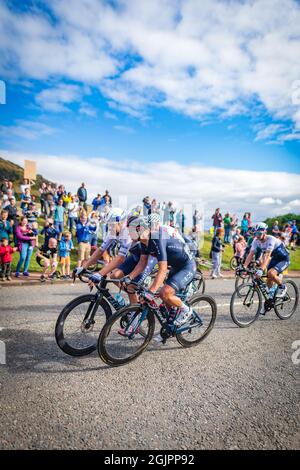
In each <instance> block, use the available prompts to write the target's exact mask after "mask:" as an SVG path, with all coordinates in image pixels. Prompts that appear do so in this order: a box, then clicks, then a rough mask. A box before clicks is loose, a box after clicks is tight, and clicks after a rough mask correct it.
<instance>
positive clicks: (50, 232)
mask: <svg viewBox="0 0 300 470" xmlns="http://www.w3.org/2000/svg"><path fill="white" fill-rule="evenodd" d="M41 235H44V236H45V239H44V243H43V246H44V248H45V250H46V249H47V246H48V242H49V240H50V238H56V239H57V238H58V236H59V232H58V230H56V228H55V227H54V222H53V219H51V218H50V219H48V220H46V221H45V224H44V228H43V229H42V230H41ZM45 250H44V251H45Z"/></svg>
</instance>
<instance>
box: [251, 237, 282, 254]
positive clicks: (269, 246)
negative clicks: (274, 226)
mask: <svg viewBox="0 0 300 470" xmlns="http://www.w3.org/2000/svg"><path fill="white" fill-rule="evenodd" d="M281 245H283V243H282V241H281V240H280V239H279V238H276V237H273V235H267V238H266V240H265V241H264V242H262V241H260V240H259V239H258V238H255V239H254V240H253V242H252V245H251V251H256V249H257V248H261V249H262V250H263V251H268V252H271V253H272V252H273V251H274V250H276V248H278V247H279V246H281Z"/></svg>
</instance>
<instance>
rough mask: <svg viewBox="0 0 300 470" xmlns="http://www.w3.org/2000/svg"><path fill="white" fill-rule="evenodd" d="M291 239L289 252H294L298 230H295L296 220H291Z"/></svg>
mask: <svg viewBox="0 0 300 470" xmlns="http://www.w3.org/2000/svg"><path fill="white" fill-rule="evenodd" d="M291 229H292V231H291V239H290V246H291V250H293V251H295V250H296V248H295V246H296V243H297V240H298V233H299V232H298V228H297V224H296V220H293V222H292V224H291Z"/></svg>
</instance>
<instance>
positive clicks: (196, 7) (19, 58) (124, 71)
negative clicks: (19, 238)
mask: <svg viewBox="0 0 300 470" xmlns="http://www.w3.org/2000/svg"><path fill="white" fill-rule="evenodd" d="M162 3H163V4H162ZM0 16H1V18H2V22H1V25H0V79H2V80H3V81H4V82H5V83H6V104H5V105H0V149H2V152H5V155H6V157H7V158H11V159H15V161H18V162H21V161H22V158H23V156H24V154H25V153H26V154H27V155H31V158H38V157H37V155H43V161H46V162H47V165H48V166H46V167H43V170H44V171H45V172H47V173H48V174H51V176H52V177H54V178H58V177H59V174H58V175H56V174H55V173H54V174H53V168H52V166H53V165H52V163H51V162H53V160H51V156H59V157H60V158H61V161H63V159H65V158H68V156H70V155H72V156H73V159H74V160H76V161H77V159H78V161H83V162H84V161H86V162H90V161H91V160H92V159H99V161H102V164H104V163H103V162H106V163H105V164H106V165H108V166H110V165H111V164H115V169H117V168H118V169H119V173H118V175H117V174H115V173H114V181H115V180H118V181H119V179H122V177H124V174H123V173H122V166H120V165H121V164H122V162H124V161H126V162H130V164H129V163H128V165H129V166H130V167H132V168H138V169H139V170H138V171H140V174H142V173H143V172H144V173H147V172H150V173H151V165H153V168H155V169H157V171H160V170H161V167H160V165H161V164H165V163H166V164H167V162H170V161H171V162H172V165H173V164H174V165H175V166H172V165H169V167H170V168H173V169H174V168H176V169H177V170H178V168H180V172H181V173H182V174H184V175H187V174H190V173H192V172H193V171H194V170H195V172H196V173H197V171H198V169H199V168H202V167H205V168H212V169H215V170H216V174H217V170H220V171H221V172H222V169H225V170H226V169H229V170H232V175H233V176H234V175H235V177H236V180H235V183H234V181H233V182H232V186H230V187H232V189H233V190H234V189H235V188H237V187H238V186H239V173H238V170H243V171H249V172H250V173H249V180H251V181H253V179H255V178H256V176H255V175H256V173H251V172H269V174H268V175H267V176H266V179H265V181H267V182H268V184H269V186H272V188H270V189H269V190H267V188H266V189H265V190H264V191H263V190H262V189H260V193H257V188H256V187H255V185H254V186H253V184H252V183H251V185H250V186H249V188H246V189H247V190H245V193H244V197H245V200H247V199H248V200H249V197H250V198H251V201H252V204H253V206H254V207H256V208H257V212H258V213H263V211H264V210H265V211H278V210H287V209H288V208H294V209H295V210H296V209H297V201H298V199H299V192H298V189H297V188H296V187H295V188H289V189H286V187H285V186H284V185H283V186H281V183H280V181H282V176H281V174H282V173H283V172H284V173H285V172H288V173H294V174H299V173H300V65H299V61H297V60H295V57H299V51H300V39H299V24H300V6H299V3H298V2H296V1H294V0H287V1H286V2H284V5H283V2H280V1H279V0H274V2H273V4H272V7H271V4H270V2H268V1H266V0H261V1H257V0H254V1H251V2H250V1H243V2H239V1H237V2H228V1H227V0H215V1H214V2H211V1H205V0H204V1H203V2H197V1H196V0H186V1H184V2H182V1H181V0H163V2H161V1H158V0H153V1H152V2H146V1H145V2H143V1H135V0H126V1H125V0H124V1H122V2H121V1H114V2H107V1H102V0H86V1H85V2H77V1H75V0H70V1H68V2H59V1H58V0H52V1H50V0H45V1H25V2H22V3H20V2H15V1H6V0H2V1H0ZM35 156H36V157H35ZM176 165H179V166H176ZM116 171H117V170H116ZM270 172H279V173H280V175H278V178H277V177H276V181H275V179H274V181H272V179H271V180H270V178H271V174H270ZM109 174H110V173H109ZM218 174H219V173H218ZM272 174H273V173H272ZM138 175H139V173H135V177H137V178H139V176H138ZM227 175H230V173H227V172H225V173H224V177H225V176H226V177H227ZM76 177H77V175H76V174H75V173H74V181H72V178H70V181H69V184H70V185H71V184H74V185H75V178H76ZM228 177H229V176H228ZM86 178H89V175H86ZM272 178H274V177H273V176H272ZM183 180H184V177H183ZM221 181H222V179H221ZM152 182H153V180H152ZM95 184H96V183H94V182H92V181H91V182H90V185H91V187H93V188H95V189H93V190H96V186H95ZM103 184H104V183H103ZM132 184H134V185H135V186H134V189H135V190H136V192H137V196H138V197H139V195H140V193H139V191H142V189H141V190H140V189H139V184H137V183H132ZM218 184H220V183H219V180H218ZM106 185H107V186H109V187H115V188H116V189H115V191H117V188H118V187H120V184H119V183H114V182H111V184H110V182H109V181H108V182H107V183H106ZM287 186H288V183H287ZM170 187H171V188H173V189H174V192H175V197H176V194H178V193H181V192H182V188H180V182H177V183H176V186H173V185H172V184H171V185H170ZM212 187H213V181H212ZM250 187H251V191H250ZM275 187H276V189H275ZM100 189H101V188H100ZM100 189H99V190H100ZM155 189H156V193H155V194H153V196H154V195H156V194H157V197H158V198H159V197H166V195H165V190H164V188H161V187H156V188H155ZM175 189H176V191H175ZM125 190H126V188H124V191H125ZM145 190H146V188H145ZM150 190H151V188H149V189H148V188H147V191H150ZM233 192H234V191H232V194H228V197H227V198H226V199H228V201H227V200H224V202H225V203H226V204H227V205H232V206H235V207H238V203H239V202H240V200H241V194H239V196H237V198H236V200H234V195H233ZM206 196H207V194H202V193H201V191H200V189H199V192H197V194H196V196H195V197H196V198H197V199H199V200H200V199H207V197H206ZM184 197H185V196H183V195H182V197H180V200H181V201H182V203H183V202H184ZM170 198H174V193H172V191H171V190H170ZM255 198H256V199H255ZM223 199H224V198H223ZM262 200H268V201H269V203H267V204H266V207H265V208H264V209H263V207H262V206H263V203H261V201H262ZM271 200H272V201H275V202H274V203H270V201H271ZM276 201H277V203H276ZM278 201H280V202H281V203H278ZM295 201H296V202H295ZM290 203H292V205H291V204H290ZM208 204H209V205H211V207H213V205H214V204H217V199H216V200H214V199H210V200H209V202H208Z"/></svg>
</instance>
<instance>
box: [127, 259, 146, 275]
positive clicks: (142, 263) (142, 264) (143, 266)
mask: <svg viewBox="0 0 300 470" xmlns="http://www.w3.org/2000/svg"><path fill="white" fill-rule="evenodd" d="M148 258H149V255H141V257H140V261H139V262H138V264H137V265H136V267H135V268H134V270H133V271H132V272H131V273H130V275H129V277H130V279H134V278H136V277H137V276H138V275H139V274H141V273H142V272H143V271H144V269H146V266H147V263H148Z"/></svg>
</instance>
